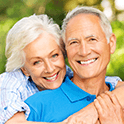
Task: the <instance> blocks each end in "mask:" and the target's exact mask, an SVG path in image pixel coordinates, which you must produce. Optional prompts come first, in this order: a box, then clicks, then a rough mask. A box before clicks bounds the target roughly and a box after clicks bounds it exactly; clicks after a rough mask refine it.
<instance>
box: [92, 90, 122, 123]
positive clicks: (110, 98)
mask: <svg viewBox="0 0 124 124" xmlns="http://www.w3.org/2000/svg"><path fill="white" fill-rule="evenodd" d="M94 105H95V107H96V109H97V111H98V116H99V121H100V124H124V116H123V110H122V107H121V105H120V103H119V102H118V99H117V98H116V96H115V95H114V94H113V93H112V92H110V91H107V92H105V94H101V95H100V96H98V97H97V99H96V100H95V101H94Z"/></svg>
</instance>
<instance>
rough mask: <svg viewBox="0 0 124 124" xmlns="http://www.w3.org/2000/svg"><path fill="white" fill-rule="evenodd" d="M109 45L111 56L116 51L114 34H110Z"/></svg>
mask: <svg viewBox="0 0 124 124" xmlns="http://www.w3.org/2000/svg"><path fill="white" fill-rule="evenodd" d="M109 43H110V52H111V54H113V53H114V52H115V49H116V36H115V34H114V33H112V34H111V36H110V39H109Z"/></svg>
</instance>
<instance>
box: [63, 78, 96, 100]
mask: <svg viewBox="0 0 124 124" xmlns="http://www.w3.org/2000/svg"><path fill="white" fill-rule="evenodd" d="M61 89H62V91H63V92H64V94H65V95H66V96H67V97H68V99H70V101H71V102H76V101H78V100H81V99H84V98H86V97H88V96H90V97H94V98H96V95H91V94H89V93H87V92H85V91H83V90H82V89H81V88H79V87H78V86H77V85H75V84H74V83H73V82H72V81H71V80H70V79H69V77H66V78H65V81H64V83H63V84H62V86H61Z"/></svg>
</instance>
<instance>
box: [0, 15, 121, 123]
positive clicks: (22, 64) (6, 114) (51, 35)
mask: <svg viewBox="0 0 124 124" xmlns="http://www.w3.org/2000/svg"><path fill="white" fill-rule="evenodd" d="M6 57H7V63H6V71H7V72H5V73H3V74H1V75H0V94H1V95H0V122H1V123H2V124H4V123H5V122H6V121H7V120H8V121H7V122H6V123H7V124H9V123H12V124H14V123H16V124H17V123H18V122H19V121H22V122H24V121H23V119H24V118H25V117H24V113H21V114H20V113H18V114H19V116H18V114H16V113H17V112H22V111H24V112H25V113H26V118H27V117H28V115H29V111H30V110H29V107H28V105H27V104H25V103H24V100H25V99H27V98H28V97H29V96H31V95H33V94H35V93H36V92H39V91H42V90H46V89H56V88H58V87H59V86H60V85H61V84H62V81H63V79H64V76H65V73H66V70H67V75H68V76H69V77H71V76H72V72H71V71H70V69H69V68H68V67H67V68H66V69H65V63H64V51H63V44H62V42H61V38H60V29H59V26H58V25H57V24H54V23H53V21H52V20H49V19H48V17H47V15H39V16H36V15H32V16H30V17H25V18H23V19H21V20H20V21H18V22H17V23H16V24H15V25H14V26H13V27H12V29H11V30H10V31H9V33H8V35H7V38H6ZM107 79H108V80H109V82H112V83H113V86H114V87H115V85H116V84H117V82H118V80H120V79H119V78H118V77H114V78H110V77H108V78H106V80H107ZM21 115H22V117H24V118H23V119H22V118H21V119H19V118H18V117H21ZM13 118H16V119H17V122H16V121H15V120H14V121H13ZM30 123H31V122H30ZM32 123H36V122H32ZM41 123H42V122H41ZM63 123H64V122H63Z"/></svg>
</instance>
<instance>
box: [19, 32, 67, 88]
mask: <svg viewBox="0 0 124 124" xmlns="http://www.w3.org/2000/svg"><path fill="white" fill-rule="evenodd" d="M55 40H56V39H55V38H54V37H53V36H52V35H50V34H48V33H47V32H45V31H44V32H43V33H42V34H41V35H40V36H39V37H38V38H37V39H36V40H34V41H33V42H31V43H30V44H28V45H27V46H26V47H25V48H24V52H25V55H26V60H25V65H24V67H23V68H21V69H22V71H23V73H24V74H25V75H26V76H31V78H32V80H33V81H34V82H35V84H36V85H37V87H38V89H39V90H40V88H43V89H55V88H58V87H59V86H60V85H61V84H62V81H63V79H64V76H65V73H66V67H65V62H64V57H63V54H62V52H61V50H60V48H59V46H58V44H57V43H56V41H55Z"/></svg>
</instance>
